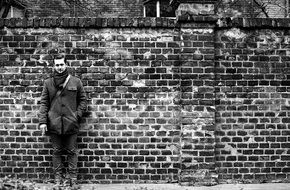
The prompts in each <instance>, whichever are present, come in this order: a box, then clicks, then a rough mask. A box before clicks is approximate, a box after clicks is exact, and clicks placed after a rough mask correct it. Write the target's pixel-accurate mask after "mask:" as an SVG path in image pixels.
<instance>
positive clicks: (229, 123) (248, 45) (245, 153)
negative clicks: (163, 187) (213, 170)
mask: <svg viewBox="0 0 290 190" xmlns="http://www.w3.org/2000/svg"><path fill="white" fill-rule="evenodd" d="M285 21H286V20H279V19H277V20H270V19H256V20H253V22H251V21H249V20H246V19H240V20H237V22H235V25H236V26H238V27H239V28H230V29H219V30H218V31H217V33H216V87H215V91H216V110H217V111H216V140H217V147H216V158H217V169H218V173H219V174H220V178H221V179H223V180H233V181H235V180H237V181H246V182H247V181H248V182H249V181H254V182H261V181H262V182H265V181H272V180H275V179H283V180H287V179H289V171H290V170H289V163H290V162H289V161H290V156H289V154H290V152H289V146H290V144H289V133H290V127H289V50H288V48H289V32H288V30H285V29H284V28H279V27H277V26H288V25H285V24H283V23H284V22H285ZM254 26H256V27H254ZM257 26H258V27H257ZM259 26H260V27H259ZM240 27H247V28H240ZM252 27H253V28H252Z"/></svg>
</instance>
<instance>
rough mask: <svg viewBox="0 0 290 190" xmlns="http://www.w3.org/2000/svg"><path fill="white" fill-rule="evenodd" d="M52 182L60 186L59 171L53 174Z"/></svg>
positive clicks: (60, 176) (60, 177)
mask: <svg viewBox="0 0 290 190" xmlns="http://www.w3.org/2000/svg"><path fill="white" fill-rule="evenodd" d="M54 184H55V185H56V186H60V185H61V184H62V175H61V174H60V173H56V174H55V176H54Z"/></svg>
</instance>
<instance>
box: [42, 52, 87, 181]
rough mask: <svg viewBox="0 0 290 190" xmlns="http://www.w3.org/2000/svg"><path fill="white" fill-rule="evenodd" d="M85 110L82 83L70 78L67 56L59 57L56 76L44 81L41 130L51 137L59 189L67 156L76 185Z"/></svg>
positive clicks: (55, 66) (55, 60)
mask: <svg viewBox="0 0 290 190" xmlns="http://www.w3.org/2000/svg"><path fill="white" fill-rule="evenodd" d="M85 109H86V95H85V91H84V88H83V85H82V82H81V80H80V79H79V78H77V77H74V76H71V75H69V73H68V69H67V63H66V59H65V58H64V56H56V57H55V58H54V72H53V76H52V77H51V78H49V79H47V80H45V81H44V86H43V91H42V94H41V100H40V110H39V127H40V130H41V131H42V134H45V133H46V134H48V135H49V136H50V139H51V143H52V147H53V158H52V162H53V168H54V173H55V184H56V185H60V184H61V183H62V180H63V177H64V174H63V173H62V172H63V170H64V164H63V162H62V158H61V156H62V155H63V153H66V154H67V162H68V174H69V179H70V185H71V186H74V185H76V181H77V144H76V142H77V133H78V131H79V128H80V124H79V122H80V119H81V117H82V115H83V112H84V111H85Z"/></svg>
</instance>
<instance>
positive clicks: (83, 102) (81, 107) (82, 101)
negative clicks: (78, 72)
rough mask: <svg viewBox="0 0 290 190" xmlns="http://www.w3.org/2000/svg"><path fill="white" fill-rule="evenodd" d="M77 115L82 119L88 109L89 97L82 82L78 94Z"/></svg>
mask: <svg viewBox="0 0 290 190" xmlns="http://www.w3.org/2000/svg"><path fill="white" fill-rule="evenodd" d="M77 103H78V104H77V114H78V118H79V119H80V118H81V117H82V116H83V113H84V112H85V111H86V109H87V97H86V92H85V90H84V87H83V84H82V82H81V81H80V85H79V88H78V94H77Z"/></svg>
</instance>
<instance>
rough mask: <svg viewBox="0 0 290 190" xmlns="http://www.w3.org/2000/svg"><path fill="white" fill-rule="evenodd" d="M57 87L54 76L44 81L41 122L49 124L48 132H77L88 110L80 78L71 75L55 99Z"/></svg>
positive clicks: (40, 112) (40, 113)
mask: <svg viewBox="0 0 290 190" xmlns="http://www.w3.org/2000/svg"><path fill="white" fill-rule="evenodd" d="M56 92H57V89H56V87H55V84H54V80H53V78H49V79H47V80H45V81H44V85H43V91H42V94H41V100H40V111H39V123H40V124H47V128H48V133H54V134H75V133H78V131H79V128H80V124H79V121H80V118H81V117H82V115H83V112H84V111H85V110H86V94H85V91H84V88H83V85H82V82H81V80H80V79H79V78H77V77H74V76H70V79H69V81H68V83H67V85H66V87H65V89H64V90H63V92H62V93H61V94H60V95H59V96H58V97H57V98H56V99H55V103H53V105H51V102H52V101H53V98H54V97H55V95H56Z"/></svg>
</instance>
